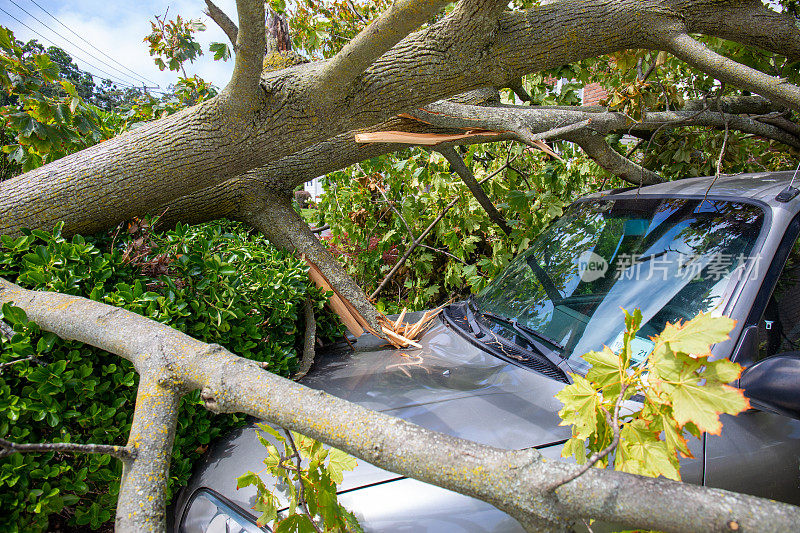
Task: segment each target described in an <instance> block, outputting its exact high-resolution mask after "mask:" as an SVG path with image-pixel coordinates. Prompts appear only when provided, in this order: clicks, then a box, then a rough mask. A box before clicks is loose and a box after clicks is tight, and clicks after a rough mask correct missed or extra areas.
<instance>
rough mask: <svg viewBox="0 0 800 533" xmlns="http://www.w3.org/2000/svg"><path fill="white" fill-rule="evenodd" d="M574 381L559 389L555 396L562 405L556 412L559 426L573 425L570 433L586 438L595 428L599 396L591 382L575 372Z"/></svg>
mask: <svg viewBox="0 0 800 533" xmlns="http://www.w3.org/2000/svg"><path fill="white" fill-rule="evenodd" d="M572 377H573V379H574V382H573V383H572V384H571V385H568V386H566V387H564V388H563V389H561V391H560V392H559V393H558V394H556V398H557V399H558V400H561V403H563V404H564V407H563V408H562V409H561V410H560V411H559V412H558V416H560V417H561V422H560V423H559V425H561V426H569V425H571V426H573V428H572V435H573V436H574V437H576V438H579V439H582V440H586V439H587V438H588V437H589V436H590V435H591V434H592V433H594V432H595V431H596V430H597V413H598V411H599V409H600V397H599V396H598V394H597V391H596V390H595V389H594V387H593V386H592V384H591V382H590V381H589V380H587V379H586V378H583V377H581V376H579V375H577V374H573V376H572Z"/></svg>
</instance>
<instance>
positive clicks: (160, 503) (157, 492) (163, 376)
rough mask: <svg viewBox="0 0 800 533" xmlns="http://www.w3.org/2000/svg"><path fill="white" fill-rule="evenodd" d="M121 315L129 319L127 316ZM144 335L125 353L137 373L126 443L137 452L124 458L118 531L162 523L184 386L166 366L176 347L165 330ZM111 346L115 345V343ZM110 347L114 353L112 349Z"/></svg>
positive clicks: (156, 527) (146, 528)
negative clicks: (133, 352) (130, 355)
mask: <svg viewBox="0 0 800 533" xmlns="http://www.w3.org/2000/svg"><path fill="white" fill-rule="evenodd" d="M94 318H95V324H102V323H103V321H104V320H109V321H110V322H115V321H116V320H115V317H114V316H113V312H112V314H111V316H106V317H102V316H96V317H94ZM123 321H125V322H128V321H127V320H126V319H123ZM133 334H135V333H133ZM146 339H147V342H148V343H149V346H146V347H142V348H144V350H143V351H141V352H138V353H137V356H136V357H135V358H134V359H129V360H131V362H133V363H134V365H135V366H136V367H137V371H138V372H139V375H140V380H139V390H138V392H137V394H136V409H135V411H134V413H133V424H132V425H131V432H130V435H129V436H128V446H127V447H128V448H132V449H134V450H136V457H135V458H134V459H133V461H131V462H129V463H125V464H123V469H122V480H121V483H120V489H119V497H118V500H117V516H116V522H115V529H116V530H117V531H164V530H165V529H166V522H167V521H166V509H165V508H164V502H165V501H166V497H167V480H168V479H169V464H170V460H171V459H172V444H173V441H174V440H175V428H176V426H177V423H178V411H179V407H180V400H181V397H182V396H183V394H184V393H185V392H186V389H185V388H184V387H183V386H182V384H181V383H180V382H176V381H175V380H174V376H173V375H172V374H171V371H170V369H169V366H168V361H170V360H171V359H172V358H173V357H174V355H175V354H176V353H177V352H178V351H179V348H177V347H176V346H174V345H173V346H170V345H169V343H168V342H165V337H164V335H156V336H154V337H147V338H146ZM116 349H117V350H120V348H119V347H116ZM111 351H112V353H113V351H114V350H111ZM150 357H152V358H153V359H154V360H155V364H152V363H149V361H145V360H143V359H147V358H150ZM137 363H138V364H137ZM148 363H149V364H148ZM145 365H146V366H147V367H148V368H149V370H148V371H147V372H145V373H142V371H141V370H140V368H142V367H143V366H145Z"/></svg>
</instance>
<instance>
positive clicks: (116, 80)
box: [0, 7, 137, 87]
mask: <svg viewBox="0 0 800 533" xmlns="http://www.w3.org/2000/svg"><path fill="white" fill-rule="evenodd" d="M0 11H2V12H3V13H5V14H6V15H8V16H9V17H11V18H12V19H14V20H16V21H17V22H18V23H19V24H21V25H22V26H25V27H26V28H28V30H30V31H31V32H33V33H34V34H36V35H38V36H39V37H41V38H42V39H44V40H45V41H47V42H48V43H50V44H51V45H52V46H58V45H57V44H56V43H54V42H53V41H51V40H50V39H48V38H47V37H45V36H44V35H42V34H41V33H39V32H38V31H36V30H34V29H33V28H31V27H30V26H28V25H27V24H25V23H24V22H22V21H21V20H19V19H18V18H17V17H15V16H14V15H12V14H11V13H9V12H8V11H6V10H5V9H3V8H2V7H0ZM81 61H83V62H84V63H86V64H87V65H89V66H90V67H91V68H92V69H94V70H96V71H98V72H102V73H103V74H105V76H99V75H97V74H94V73H93V72H91V71H88V70H84V72H86V73H87V74H89V75H90V76H92V77H94V78H100V79H101V80H103V79H108V80H110V81H113V82H115V83H118V84H120V85H122V86H124V87H137V86H136V85H132V84H130V83H128V82H125V81H120V80H118V79H117V78H116V77H114V76H112V75H111V74H109V73H108V72H106V71H104V70H102V69H99V68H97V67H95V66H94V65H92V64H91V63H89V62H88V61H85V60H83V59H81Z"/></svg>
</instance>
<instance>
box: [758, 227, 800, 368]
mask: <svg viewBox="0 0 800 533" xmlns="http://www.w3.org/2000/svg"><path fill="white" fill-rule="evenodd" d="M795 351H800V239H798V240H797V241H795V243H794V246H793V247H792V250H791V252H789V257H788V258H787V260H786V265H785V266H784V267H783V270H782V271H781V275H780V276H779V277H778V282H777V283H776V285H775V289H774V290H773V291H772V296H771V297H770V299H769V302H768V303H767V308H766V309H765V311H764V314H763V315H762V317H761V320H760V321H759V323H758V360H761V359H763V358H765V357H769V356H771V355H775V354H778V353H782V352H795Z"/></svg>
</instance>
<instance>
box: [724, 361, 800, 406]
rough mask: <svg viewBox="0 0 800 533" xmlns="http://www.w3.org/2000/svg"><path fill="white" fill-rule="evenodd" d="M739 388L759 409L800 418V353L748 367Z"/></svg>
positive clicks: (759, 362) (741, 378)
mask: <svg viewBox="0 0 800 533" xmlns="http://www.w3.org/2000/svg"><path fill="white" fill-rule="evenodd" d="M739 387H740V388H742V389H744V395H745V396H747V397H748V398H749V399H750V403H751V405H753V407H756V408H760V409H764V410H767V411H773V412H775V413H778V414H781V415H784V416H788V417H791V418H797V419H800V352H786V353H782V354H778V355H773V356H772V357H767V358H766V359H762V360H761V361H758V362H757V363H755V364H753V365H751V366H749V367H747V368H746V369H745V371H744V372H743V373H742V376H741V377H740V378H739Z"/></svg>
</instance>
